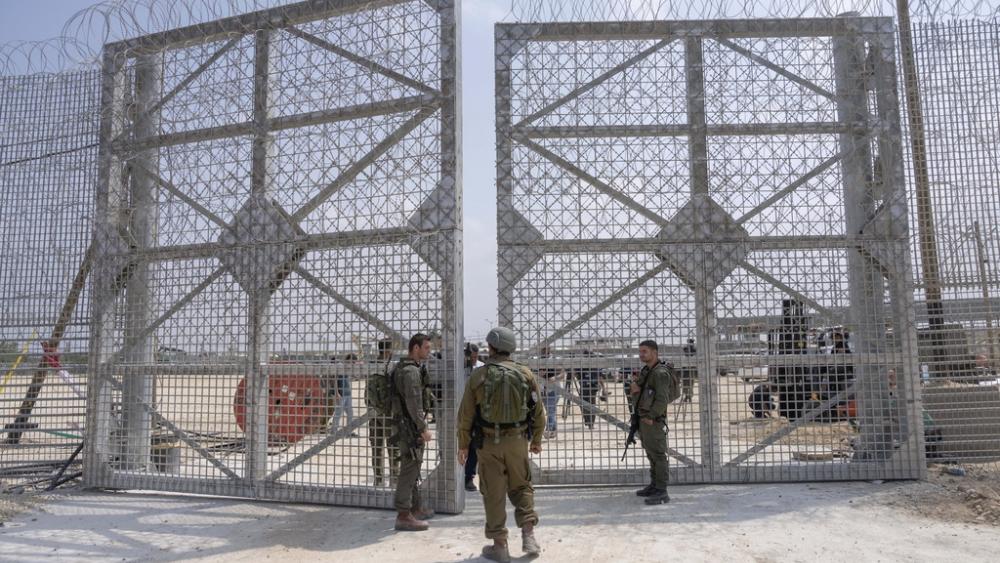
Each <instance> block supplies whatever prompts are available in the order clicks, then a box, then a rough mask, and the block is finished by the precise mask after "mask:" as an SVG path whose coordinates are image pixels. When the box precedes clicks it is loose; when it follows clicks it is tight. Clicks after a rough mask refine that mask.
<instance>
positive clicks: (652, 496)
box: [629, 340, 680, 504]
mask: <svg viewBox="0 0 1000 563" xmlns="http://www.w3.org/2000/svg"><path fill="white" fill-rule="evenodd" d="M639 360H640V361H641V362H642V363H643V364H645V366H643V368H642V371H640V372H639V378H638V381H635V382H633V383H632V385H631V386H630V387H629V390H630V392H631V397H632V404H633V406H634V408H635V409H637V412H638V413H639V437H640V439H641V440H642V449H644V450H646V457H647V458H649V475H650V479H651V480H650V483H649V485H647V486H646V487H644V488H642V489H639V490H638V491H636V492H635V494H636V496H640V497H646V504H663V503H665V502H670V495H668V494H667V420H666V413H667V405H668V404H670V401H672V400H673V399H675V398H677V397H676V396H677V395H679V394H680V390H679V389H678V387H679V383H678V381H677V378H676V375H675V374H674V373H673V370H671V369H670V368H669V367H667V366H666V365H665V364H663V363H662V362H660V355H659V349H658V348H657V346H656V342H655V341H653V340H644V341H642V342H641V343H640V344H639Z"/></svg>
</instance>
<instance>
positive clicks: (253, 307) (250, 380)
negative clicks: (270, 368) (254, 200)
mask: <svg viewBox="0 0 1000 563" xmlns="http://www.w3.org/2000/svg"><path fill="white" fill-rule="evenodd" d="M271 33H272V32H271V31H267V30H261V31H257V32H256V33H255V35H254V65H253V66H254V75H253V123H254V136H253V141H252V145H251V159H252V160H251V164H250V197H265V196H266V194H267V192H268V189H269V187H270V161H271V158H270V157H271V151H272V148H273V139H272V137H271V133H270V131H269V122H270V99H269V97H270V85H271V75H270V69H271V61H270V59H271V40H272V36H271ZM248 297H249V300H250V310H249V311H248V322H249V326H248V327H247V329H248V335H249V338H248V341H247V348H248V349H247V357H246V361H247V368H246V378H247V385H246V393H247V397H246V403H245V404H246V405H247V449H246V451H247V457H246V479H247V481H248V482H249V483H250V485H251V487H252V488H254V489H256V484H257V483H258V482H259V481H261V480H262V479H263V478H264V477H265V476H266V475H267V446H268V440H267V434H268V420H267V414H268V401H269V398H268V386H269V381H268V379H269V378H268V372H267V369H266V368H265V365H266V363H267V358H268V345H267V310H268V305H269V302H270V298H271V294H270V291H269V289H268V288H262V287H257V288H254V289H253V290H251V291H250V292H249V296H248Z"/></svg>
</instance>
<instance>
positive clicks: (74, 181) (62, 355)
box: [0, 71, 100, 488]
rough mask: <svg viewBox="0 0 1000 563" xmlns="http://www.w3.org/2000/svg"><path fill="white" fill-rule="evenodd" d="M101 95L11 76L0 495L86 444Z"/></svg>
mask: <svg viewBox="0 0 1000 563" xmlns="http://www.w3.org/2000/svg"><path fill="white" fill-rule="evenodd" d="M99 86H100V75H99V73H98V72H96V71H84V72H73V73H66V74H61V75H37V76H17V77H4V78H0V186H3V188H2V189H0V209H2V212H0V240H2V241H3V243H2V244H0V288H3V289H2V291H0V346H2V348H0V488H4V486H6V485H14V484H17V483H23V482H24V481H25V480H28V479H29V478H30V477H31V476H34V475H37V474H39V473H43V474H44V473H46V472H48V471H51V470H52V468H53V467H54V466H56V465H62V464H63V463H64V462H66V461H67V459H69V458H70V456H71V454H72V453H73V451H74V450H75V449H76V448H77V447H78V446H79V445H80V443H81V442H82V440H83V433H84V428H83V422H84V410H85V407H86V400H85V396H86V364H87V357H86V353H87V338H88V319H87V312H88V304H89V300H90V299H89V292H88V291H87V289H86V287H85V279H86V275H87V271H86V269H85V268H86V267H85V265H84V256H85V255H86V253H87V248H88V245H89V242H90V232H91V230H92V228H93V222H92V217H93V196H94V190H95V181H96V176H95V174H94V172H95V170H96V164H97V148H96V147H97V126H96V124H97V121H98V117H99V116H98V112H97V108H98V95H99V92H100V89H99ZM70 473H72V472H70Z"/></svg>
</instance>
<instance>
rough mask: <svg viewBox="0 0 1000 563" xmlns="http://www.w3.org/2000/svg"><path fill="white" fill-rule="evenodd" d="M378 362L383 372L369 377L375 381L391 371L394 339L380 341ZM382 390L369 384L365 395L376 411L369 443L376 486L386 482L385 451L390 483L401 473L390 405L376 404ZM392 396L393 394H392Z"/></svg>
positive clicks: (370, 420) (369, 424)
mask: <svg viewBox="0 0 1000 563" xmlns="http://www.w3.org/2000/svg"><path fill="white" fill-rule="evenodd" d="M378 362H379V365H380V367H381V372H380V373H378V374H374V375H373V376H371V378H370V379H369V382H370V383H374V382H375V381H376V380H377V379H376V378H379V377H380V376H381V377H382V378H385V375H383V374H388V373H389V364H390V363H391V362H392V340H389V339H385V340H379V341H378ZM379 383H380V384H384V385H387V384H388V382H387V381H379ZM379 393H381V390H376V389H374V388H373V387H372V385H370V386H369V389H368V390H367V391H366V394H365V397H366V399H367V400H368V404H369V406H370V407H372V409H373V410H374V411H375V414H374V415H373V416H372V417H371V419H369V420H368V443H369V444H371V447H372V469H373V470H374V472H375V486H376V487H380V486H382V485H383V484H384V483H385V473H384V472H385V466H384V460H385V457H386V456H385V455H384V453H386V452H388V457H389V483H390V486H391V485H394V484H395V483H396V477H397V476H398V475H399V450H398V449H397V448H396V447H395V446H392V445H390V444H389V437H390V436H391V435H392V427H393V424H392V417H391V416H389V411H390V408H388V407H390V405H384V406H383V405H381V404H376V403H377V401H375V398H376V396H377V395H378V394H379ZM390 396H391V395H390Z"/></svg>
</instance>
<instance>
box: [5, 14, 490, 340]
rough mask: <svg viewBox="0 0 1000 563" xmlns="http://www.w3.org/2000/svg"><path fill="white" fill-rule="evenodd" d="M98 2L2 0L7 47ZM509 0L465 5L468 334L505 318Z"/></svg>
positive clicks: (37, 37) (40, 35)
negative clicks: (501, 310)
mask: <svg viewBox="0 0 1000 563" xmlns="http://www.w3.org/2000/svg"><path fill="white" fill-rule="evenodd" d="M92 4H94V2H93V0H0V44H4V43H8V42H11V41H41V40H44V39H49V38H51V37H56V36H58V35H60V34H61V32H62V29H63V25H64V24H65V23H66V21H67V20H68V19H69V18H71V17H72V16H73V15H74V14H76V13H77V12H79V11H80V10H82V9H85V8H87V7H88V6H90V5H92ZM508 9H509V2H507V1H506V0H464V1H463V2H462V31H461V33H462V37H461V40H462V78H463V79H462V100H461V103H462V106H463V113H462V119H463V123H462V151H463V157H464V171H463V189H464V221H465V224H464V242H465V256H464V262H465V271H464V276H465V277H464V284H465V304H464V308H465V334H466V335H467V336H468V337H476V336H483V335H485V334H486V332H488V331H489V328H490V327H491V326H492V325H493V324H494V323H495V322H496V318H497V278H496V256H497V245H496V192H495V188H494V185H495V178H496V173H495V167H494V164H495V161H496V156H495V150H494V148H495V134H494V122H493V113H494V112H493V109H494V108H493V100H494V95H493V25H494V24H495V23H496V22H497V21H498V20H501V19H502V18H504V16H505V15H506V14H507V13H508Z"/></svg>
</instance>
